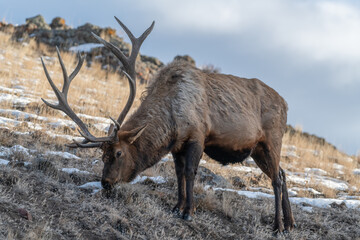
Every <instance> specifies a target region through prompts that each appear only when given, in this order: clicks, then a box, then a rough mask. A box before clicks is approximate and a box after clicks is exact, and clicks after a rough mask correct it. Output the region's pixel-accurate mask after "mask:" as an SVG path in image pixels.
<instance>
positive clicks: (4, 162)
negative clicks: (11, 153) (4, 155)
mask: <svg viewBox="0 0 360 240" xmlns="http://www.w3.org/2000/svg"><path fill="white" fill-rule="evenodd" d="M9 162H10V161H8V160H5V159H1V158H0V165H8V164H9Z"/></svg>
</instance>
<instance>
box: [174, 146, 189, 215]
mask: <svg viewBox="0 0 360 240" xmlns="http://www.w3.org/2000/svg"><path fill="white" fill-rule="evenodd" d="M173 157H174V162H175V172H176V177H177V182H178V202H177V204H176V205H175V207H174V208H173V210H172V211H173V213H176V214H180V212H182V211H183V210H184V206H185V197H186V194H185V156H184V155H183V153H176V154H173Z"/></svg>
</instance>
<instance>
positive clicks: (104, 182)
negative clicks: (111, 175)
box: [101, 179, 111, 190]
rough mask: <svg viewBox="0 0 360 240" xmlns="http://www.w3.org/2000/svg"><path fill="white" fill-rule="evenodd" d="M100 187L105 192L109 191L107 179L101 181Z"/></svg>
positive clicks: (109, 185)
mask: <svg viewBox="0 0 360 240" xmlns="http://www.w3.org/2000/svg"><path fill="white" fill-rule="evenodd" d="M101 185H102V186H103V188H105V189H106V190H109V189H111V184H110V181H109V179H101Z"/></svg>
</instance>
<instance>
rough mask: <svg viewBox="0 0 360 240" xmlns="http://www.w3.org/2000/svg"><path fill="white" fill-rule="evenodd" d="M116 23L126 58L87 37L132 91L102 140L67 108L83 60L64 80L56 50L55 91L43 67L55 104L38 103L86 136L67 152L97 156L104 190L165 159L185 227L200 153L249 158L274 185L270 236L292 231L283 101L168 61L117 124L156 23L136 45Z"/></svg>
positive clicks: (256, 83)
mask: <svg viewBox="0 0 360 240" xmlns="http://www.w3.org/2000/svg"><path fill="white" fill-rule="evenodd" d="M115 19H116V20H117V22H118V23H119V24H120V25H121V27H122V28H123V29H124V31H125V32H126V34H127V35H128V36H129V38H130V40H131V43H132V51H131V54H130V55H129V56H125V55H124V54H123V53H122V52H121V50H119V48H117V47H116V46H114V45H113V44H112V43H110V42H107V41H105V40H103V39H102V38H100V37H98V36H97V35H95V34H94V33H93V36H94V37H95V38H96V39H97V40H98V41H99V42H100V43H102V44H103V45H104V46H105V47H106V48H108V49H109V50H110V51H111V52H112V53H113V54H114V55H115V56H116V57H117V58H118V59H119V60H120V62H121V63H122V65H123V69H124V74H125V75H126V77H127V79H128V82H129V85H130V95H129V98H128V100H127V103H126V105H125V107H124V109H123V110H122V112H121V113H120V115H119V117H118V119H117V120H114V119H112V118H111V120H112V121H113V124H111V126H110V127H109V132H108V136H106V137H95V136H93V135H92V134H91V133H90V131H89V130H88V128H87V126H86V125H85V124H84V123H83V122H82V121H81V120H80V118H79V117H78V116H77V115H76V114H75V113H74V112H73V110H72V109H71V108H70V106H69V104H68V102H67V95H68V90H69V86H70V83H71V81H72V80H73V78H74V77H75V76H76V74H77V73H78V72H79V70H80V68H81V66H82V64H83V62H84V57H82V56H80V54H79V62H78V65H77V66H76V68H75V70H74V71H73V72H72V73H71V74H70V75H69V76H68V75H67V72H66V69H65V66H64V63H63V61H62V59H61V56H60V53H59V50H58V49H57V54H58V58H59V62H60V65H61V68H62V71H63V75H64V85H63V89H62V91H61V92H60V91H59V89H57V87H56V86H55V84H54V83H53V81H52V80H51V78H50V76H49V73H48V71H47V69H46V67H45V64H44V62H43V61H42V64H43V67H44V71H45V75H46V77H47V79H48V81H49V83H50V85H51V87H52V88H53V90H54V92H55V94H56V96H57V98H58V101H59V103H58V104H57V105H55V104H50V103H49V102H47V101H45V100H44V99H42V100H43V101H44V103H45V104H46V105H48V106H49V107H52V108H54V109H58V110H60V111H63V112H64V113H65V114H67V115H68V116H69V117H70V118H71V119H72V120H73V121H74V122H75V123H76V124H77V125H78V127H79V128H80V130H79V132H80V134H81V136H83V137H84V140H83V141H82V142H76V141H74V142H73V143H71V144H69V145H67V146H69V147H72V148H98V147H99V148H101V149H102V151H103V155H102V160H103V162H104V168H103V174H102V180H101V183H102V186H103V187H104V188H105V189H111V188H112V187H113V186H114V184H116V183H118V182H130V181H131V180H133V179H134V178H135V177H136V176H137V175H138V174H139V173H140V172H142V171H144V170H145V169H147V168H149V167H151V166H153V165H154V164H156V163H157V162H159V160H160V159H161V158H162V157H163V156H164V155H165V154H167V153H168V152H171V153H172V155H173V157H174V161H175V170H176V176H177V182H178V202H177V204H176V205H175V207H174V209H173V211H174V212H177V213H179V212H182V218H183V219H185V220H191V219H192V216H193V212H194V203H193V187H194V179H195V175H196V173H197V168H198V165H199V161H200V158H201V156H202V154H203V152H205V153H206V154H207V155H208V156H210V157H211V158H213V159H215V160H216V161H218V162H220V163H222V164H229V163H239V162H242V161H243V160H244V159H245V158H247V157H248V156H251V157H252V158H253V159H254V160H255V162H256V164H257V165H258V166H259V168H260V169H261V170H262V171H263V172H264V173H265V174H266V175H267V176H268V177H269V178H270V179H271V181H272V186H273V189H274V195H275V222H274V231H278V232H282V231H284V229H285V230H290V229H292V228H293V227H294V224H295V222H294V218H293V215H292V212H291V207H290V202H289V198H288V191H287V187H286V180H285V173H284V171H283V170H282V169H281V168H280V166H279V161H280V151H281V144H282V137H283V134H284V132H285V128H286V119H287V104H286V102H285V100H284V99H283V98H282V97H281V96H280V95H279V94H278V93H277V92H276V91H275V90H273V89H272V88H270V87H269V86H267V85H266V84H264V83H263V82H262V81H260V80H258V79H246V78H239V77H236V76H232V75H224V74H218V73H207V72H204V71H202V70H200V69H198V68H196V67H194V66H193V65H191V64H189V63H187V62H185V61H173V62H172V63H170V64H168V65H167V66H165V67H163V68H162V69H161V70H160V71H159V72H158V74H157V76H156V78H155V79H154V81H152V83H151V84H150V85H149V86H148V88H147V91H146V96H145V97H144V99H143V101H142V102H141V105H140V106H139V108H138V109H137V110H136V112H135V113H134V114H132V116H130V117H129V118H128V120H127V121H126V122H125V123H123V121H124V119H125V117H126V115H127V113H128V112H129V110H130V107H131V105H132V103H133V101H134V98H135V92H136V72H135V61H136V58H137V55H138V53H139V50H140V47H141V45H142V43H143V41H144V40H145V38H146V37H147V36H148V35H149V34H150V32H151V31H152V29H153V27H154V22H153V23H152V24H151V26H150V27H149V28H148V29H147V30H146V31H145V32H144V33H143V34H142V35H141V36H140V37H139V38H135V37H134V35H133V34H132V33H131V32H130V30H129V29H128V28H127V27H126V26H125V25H124V24H123V23H122V22H121V21H120V20H119V19H117V18H116V17H115ZM281 208H282V211H283V214H284V225H283V223H282V218H281V213H280V209H281Z"/></svg>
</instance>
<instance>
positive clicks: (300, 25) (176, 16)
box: [139, 0, 360, 87]
mask: <svg viewBox="0 0 360 240" xmlns="http://www.w3.org/2000/svg"><path fill="white" fill-rule="evenodd" d="M139 7H141V8H143V9H147V11H148V12H151V13H153V14H154V15H155V16H157V17H158V19H159V22H160V27H161V28H165V29H166V30H168V31H169V32H172V33H175V32H176V33H177V34H205V35H209V36H214V35H219V36H223V37H224V38H231V39H232V40H231V41H232V42H234V41H236V39H238V40H239V42H240V40H241V39H242V38H244V37H245V38H249V36H250V37H251V38H252V39H253V40H254V41H255V42H256V44H257V46H256V47H257V48H259V50H262V51H266V52H271V51H282V52H284V53H288V54H289V55H292V56H293V57H296V58H298V59H301V60H302V61H303V63H304V64H305V65H312V64H320V65H324V64H327V65H329V66H331V67H332V68H334V69H339V70H337V71H335V72H334V77H333V78H332V79H329V81H331V83H332V84H333V85H334V87H339V86H348V85H353V84H360V68H359V67H357V66H358V64H359V63H360V31H359V29H360V9H359V8H358V7H357V6H354V5H352V4H351V3H350V2H335V1H286V0H275V1H264V0H252V1H245V0H241V1H236V0H227V1H217V0H197V1H192V0H183V1H165V0H155V1H151V2H150V1H140V4H139ZM238 47H239V48H241V47H240V46H238Z"/></svg>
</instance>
